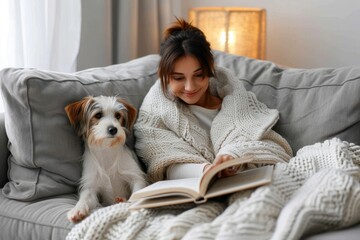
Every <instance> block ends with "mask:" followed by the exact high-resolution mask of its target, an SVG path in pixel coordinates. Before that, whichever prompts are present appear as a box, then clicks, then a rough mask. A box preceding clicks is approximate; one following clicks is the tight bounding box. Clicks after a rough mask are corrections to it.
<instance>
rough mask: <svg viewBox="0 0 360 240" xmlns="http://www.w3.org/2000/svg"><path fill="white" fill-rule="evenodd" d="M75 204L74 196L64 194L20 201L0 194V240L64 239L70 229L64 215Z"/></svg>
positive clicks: (70, 224)
mask: <svg viewBox="0 0 360 240" xmlns="http://www.w3.org/2000/svg"><path fill="white" fill-rule="evenodd" d="M0 190H1V189H0ZM76 201H77V197H76V195H75V194H66V195H60V196H56V197H51V198H46V199H41V200H37V201H32V202H31V201H30V202H23V201H17V200H11V199H8V198H6V197H4V195H3V194H2V193H1V192H0V203H1V207H0V228H1V236H0V239H65V238H66V235H67V234H68V232H69V231H70V230H71V228H72V227H73V226H74V225H73V224H72V223H71V222H70V221H69V220H68V219H67V217H66V214H67V212H68V211H69V210H70V209H71V208H73V207H74V205H75V204H76Z"/></svg>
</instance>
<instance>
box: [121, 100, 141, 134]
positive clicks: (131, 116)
mask: <svg viewBox="0 0 360 240" xmlns="http://www.w3.org/2000/svg"><path fill="white" fill-rule="evenodd" d="M117 101H118V102H120V103H121V104H123V105H124V106H125V107H126V109H127V111H128V119H127V121H128V128H129V130H130V131H131V130H132V127H133V126H134V123H135V120H136V115H137V110H136V108H135V107H134V106H133V105H131V104H130V103H128V102H127V101H125V100H124V99H122V98H119V97H118V98H117Z"/></svg>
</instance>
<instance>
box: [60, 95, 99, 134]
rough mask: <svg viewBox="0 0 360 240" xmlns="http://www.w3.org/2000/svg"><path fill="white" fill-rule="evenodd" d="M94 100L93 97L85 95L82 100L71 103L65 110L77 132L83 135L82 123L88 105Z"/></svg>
mask: <svg viewBox="0 0 360 240" xmlns="http://www.w3.org/2000/svg"><path fill="white" fill-rule="evenodd" d="M93 101H94V99H93V97H91V96H88V97H84V98H83V99H81V100H80V101H77V102H74V103H70V104H69V105H67V106H66V107H65V112H66V114H67V116H68V118H69V120H70V123H71V125H72V126H73V127H74V128H75V130H76V131H77V133H78V134H79V135H81V134H82V133H81V125H82V122H83V120H84V116H85V112H86V110H87V108H88V106H89V105H90V104H91V103H92V102H93Z"/></svg>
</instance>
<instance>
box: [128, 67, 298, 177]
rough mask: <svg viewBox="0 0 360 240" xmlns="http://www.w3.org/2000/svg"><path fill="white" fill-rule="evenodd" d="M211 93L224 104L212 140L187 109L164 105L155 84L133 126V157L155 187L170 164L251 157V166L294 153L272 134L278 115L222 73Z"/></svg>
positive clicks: (166, 102)
mask: <svg viewBox="0 0 360 240" xmlns="http://www.w3.org/2000/svg"><path fill="white" fill-rule="evenodd" d="M216 75H217V77H216V78H211V79H210V83H209V86H210V92H211V93H212V94H213V95H216V96H219V97H220V98H222V99H223V102H222V105H221V109H220V112H219V113H218V115H217V116H216V117H215V119H214V120H213V123H212V126H211V131H210V134H209V133H207V131H205V130H204V129H202V128H201V126H200V123H199V121H198V120H197V118H196V117H195V116H194V114H193V113H192V112H191V111H190V109H189V108H188V107H187V106H186V104H182V103H179V102H176V101H171V100H169V99H167V98H166V97H165V96H164V94H163V93H162V90H161V87H160V82H159V81H157V82H156V83H155V84H154V86H153V87H152V88H151V89H150V91H149V93H148V94H147V96H146V97H145V99H144V101H143V103H142V106H141V108H140V110H139V116H138V120H137V122H136V124H135V126H134V130H135V136H136V145H135V148H136V152H137V154H138V156H139V157H140V159H142V161H143V162H144V163H145V164H146V166H147V169H148V174H149V176H150V177H151V179H152V180H153V181H158V180H162V179H163V178H164V173H165V169H166V168H167V167H168V166H169V165H171V164H173V163H204V162H210V163H211V162H212V161H213V160H214V158H215V156H216V155H218V154H229V155H232V156H234V157H240V156H243V155H246V154H251V155H253V156H254V159H253V162H252V163H251V164H249V166H252V165H253V164H255V165H261V164H275V163H277V162H287V161H288V160H289V159H290V157H291V156H292V150H291V148H290V146H289V144H288V143H287V141H286V140H285V139H284V138H282V137H281V136H280V135H279V134H277V133H276V132H274V131H273V130H272V129H271V128H272V127H273V126H274V124H275V123H276V122H277V120H278V118H279V113H278V111H277V110H275V109H269V108H268V107H267V106H266V105H265V104H263V103H261V102H259V101H257V99H256V96H255V94H254V93H252V92H248V91H246V89H245V88H244V86H243V84H242V83H241V82H240V81H239V80H237V79H236V78H235V77H234V76H233V74H232V73H231V72H230V71H229V70H228V69H226V68H220V67H219V68H217V69H216Z"/></svg>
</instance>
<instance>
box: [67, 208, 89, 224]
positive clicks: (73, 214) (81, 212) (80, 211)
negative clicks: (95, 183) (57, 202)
mask: <svg viewBox="0 0 360 240" xmlns="http://www.w3.org/2000/svg"><path fill="white" fill-rule="evenodd" d="M89 213H90V209H89V207H88V206H87V205H83V206H78V205H76V206H75V207H74V208H73V209H71V210H70V211H69V212H68V213H67V218H68V219H69V220H70V221H71V222H73V223H78V222H80V221H81V220H83V219H84V218H86V217H87V216H88V215H89Z"/></svg>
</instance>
